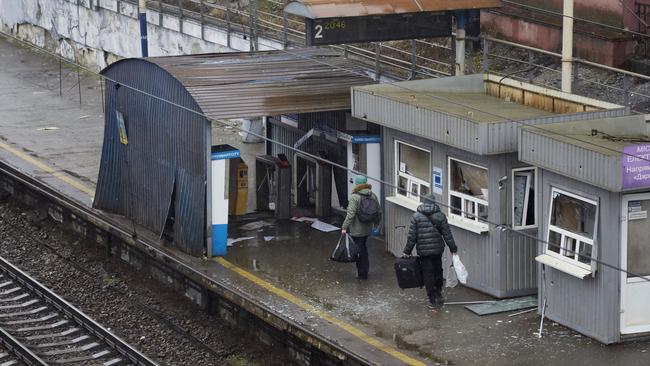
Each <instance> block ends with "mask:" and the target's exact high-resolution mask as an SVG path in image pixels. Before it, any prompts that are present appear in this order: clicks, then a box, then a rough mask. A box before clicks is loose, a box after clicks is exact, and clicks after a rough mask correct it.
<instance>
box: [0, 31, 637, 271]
mask: <svg viewBox="0 0 650 366" xmlns="http://www.w3.org/2000/svg"><path fill="white" fill-rule="evenodd" d="M0 34H1V35H4V36H5V37H9V38H12V39H15V40H16V41H18V42H20V43H22V44H25V45H27V46H28V47H30V48H34V49H36V50H38V51H40V52H43V53H45V54H49V55H51V56H53V57H55V58H62V56H59V55H57V54H55V53H53V52H51V51H49V50H46V49H43V48H41V47H39V46H37V45H33V44H31V43H29V42H26V41H24V40H21V39H20V38H18V37H16V36H14V35H12V34H7V33H5V32H4V31H0ZM265 46H267V47H271V46H270V45H265ZM271 48H273V47H271ZM276 50H277V51H282V52H286V53H288V54H292V55H294V56H296V57H300V58H305V59H307V60H311V61H313V62H316V63H324V64H326V65H328V66H330V67H334V68H337V69H340V70H342V71H347V72H351V73H357V72H356V71H354V70H348V69H345V68H342V67H340V66H337V65H333V64H328V63H326V62H323V61H321V60H316V59H312V58H309V57H306V56H303V55H300V54H296V53H291V52H289V51H286V50H280V49H276ZM169 57H173V56H169ZM64 61H65V62H67V63H69V64H72V65H75V66H76V67H79V68H80V69H83V70H85V71H87V72H88V73H90V74H94V75H97V76H99V77H101V78H103V79H105V80H108V81H111V82H113V83H115V84H119V85H121V87H126V88H128V89H131V90H133V91H134V92H136V93H140V94H143V95H146V96H148V97H150V98H153V99H156V100H159V101H161V102H163V103H167V104H169V105H172V106H175V107H177V108H179V109H182V110H185V111H187V112H190V113H193V114H196V115H199V116H201V117H204V118H206V119H207V120H208V121H214V122H216V123H219V124H221V125H223V126H230V125H228V124H227V123H225V122H223V121H220V120H216V119H212V118H210V117H209V116H207V115H205V114H203V113H201V112H199V111H196V110H193V109H191V108H188V107H185V106H182V105H180V104H178V103H175V102H173V101H170V100H167V99H164V98H162V97H159V96H156V95H153V94H151V93H148V92H146V91H143V90H140V89H137V88H135V87H132V86H130V85H127V84H125V83H123V82H119V81H117V80H113V79H111V78H109V77H107V76H106V75H103V74H100V73H97V72H95V71H93V70H90V69H88V68H86V67H85V66H82V65H79V64H75V63H72V62H71V61H69V60H66V59H64ZM363 76H364V77H367V75H365V74H363ZM385 85H393V86H397V85H395V84H394V83H393V84H390V83H387V84H385ZM399 87H401V86H399ZM401 88H403V89H406V90H408V91H410V92H417V93H420V92H418V91H415V90H410V89H407V88H405V87H401ZM425 95H427V94H425ZM442 99H443V100H445V101H448V100H446V99H444V98H442ZM448 102H451V103H453V102H452V101H448ZM468 108H470V109H474V110H477V111H479V112H481V110H478V109H476V108H473V107H468ZM482 113H485V112H482ZM513 122H517V121H513ZM522 124H524V125H526V124H525V123H523V122H522ZM230 127H233V126H230ZM234 127H235V128H236V129H238V130H240V131H243V132H246V133H248V134H250V135H252V136H255V137H257V138H260V139H262V140H264V141H267V142H270V143H272V144H276V145H278V146H281V147H284V148H286V149H289V150H291V151H294V152H295V153H298V154H301V155H304V156H306V157H309V158H311V159H314V160H317V161H320V162H323V163H327V164H329V165H331V166H333V167H336V168H339V169H343V170H345V171H348V172H350V173H352V174H355V175H365V174H364V173H362V172H358V171H355V170H353V169H350V168H348V167H347V166H343V165H341V164H338V163H336V162H334V161H330V160H328V159H325V158H322V157H320V156H318V155H314V154H311V153H308V152H306V151H303V150H300V149H297V148H294V147H293V146H290V145H287V144H285V143H283V142H280V141H276V140H273V139H271V138H268V137H266V136H264V135H261V134H257V133H255V132H252V131H249V130H245V129H244V128H242V127H240V126H234ZM562 136H564V135H562ZM578 141H582V140H578ZM612 150H613V149H612ZM614 151H617V150H614ZM617 152H619V151H617ZM619 153H620V152H619ZM628 155H631V156H634V155H632V154H628ZM635 157H636V156H635ZM637 158H638V157H637ZM639 159H640V160H645V161H649V162H650V160H647V159H642V158H639ZM368 179H371V180H373V181H375V182H377V183H379V184H381V185H382V186H385V187H389V188H392V189H400V188H399V187H398V186H397V185H395V184H393V183H390V182H388V181H385V180H382V179H376V178H372V177H368ZM417 196H418V197H420V198H421V197H422V196H421V195H420V194H417ZM436 203H437V204H438V205H439V206H442V207H445V208H448V209H449V210H453V211H456V212H459V213H462V214H466V215H470V216H477V214H476V213H472V212H467V211H464V210H462V209H458V208H454V207H452V206H451V205H449V204H445V203H442V202H436ZM478 219H479V220H480V221H482V222H484V223H486V224H488V225H489V226H493V227H494V228H495V229H499V230H502V231H511V232H513V233H515V234H518V235H521V236H523V237H526V238H528V239H531V240H533V241H535V242H538V243H542V244H545V245H546V246H547V247H552V248H558V249H560V250H561V251H564V252H565V253H570V254H573V255H576V254H577V255H578V257H583V258H585V259H588V260H590V261H591V262H594V263H598V264H600V265H602V266H604V267H608V268H611V269H614V270H617V271H619V272H623V273H626V274H628V275H629V276H632V277H639V278H641V279H642V280H644V281H647V282H650V276H642V275H639V274H636V273H632V272H630V271H627V270H625V269H622V268H620V267H617V266H614V265H611V264H609V263H606V262H603V261H602V260H599V259H595V258H591V257H587V256H585V255H583V254H581V253H579V252H576V251H574V250H571V249H568V248H562V247H561V246H559V245H557V244H555V243H551V242H549V241H547V240H544V239H540V238H538V237H537V236H533V235H530V234H528V233H525V232H521V231H519V230H515V229H513V228H511V227H510V226H508V225H505V224H497V223H495V222H492V221H490V220H488V219H484V218H481V217H478Z"/></svg>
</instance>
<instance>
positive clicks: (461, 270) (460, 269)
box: [451, 255, 468, 285]
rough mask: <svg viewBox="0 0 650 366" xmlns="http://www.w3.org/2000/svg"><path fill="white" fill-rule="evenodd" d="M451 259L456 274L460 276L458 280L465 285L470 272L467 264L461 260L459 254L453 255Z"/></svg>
mask: <svg viewBox="0 0 650 366" xmlns="http://www.w3.org/2000/svg"><path fill="white" fill-rule="evenodd" d="M451 260H452V263H453V266H454V270H455V272H456V276H457V277H458V281H460V283H462V284H463V285H464V284H466V283H467V276H468V273H467V269H466V268H465V265H464V264H463V262H461V261H460V257H459V256H458V255H452V256H451Z"/></svg>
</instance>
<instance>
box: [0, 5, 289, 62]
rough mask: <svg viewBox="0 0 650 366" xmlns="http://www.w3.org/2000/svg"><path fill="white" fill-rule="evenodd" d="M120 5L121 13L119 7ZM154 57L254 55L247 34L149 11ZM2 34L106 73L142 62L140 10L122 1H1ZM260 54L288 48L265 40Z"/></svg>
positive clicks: (150, 41)
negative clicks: (118, 64)
mask: <svg viewBox="0 0 650 366" xmlns="http://www.w3.org/2000/svg"><path fill="white" fill-rule="evenodd" d="M118 6H119V8H118ZM147 20H148V23H149V24H148V27H147V31H148V34H149V55H150V56H166V55H179V54H192V53H207V52H228V51H238V50H239V51H248V50H249V49H250V44H249V41H248V39H247V37H245V35H243V34H238V33H231V34H230V45H231V48H228V47H226V45H227V44H228V37H229V35H228V34H227V33H226V31H225V30H221V29H219V28H217V27H213V26H208V25H206V26H205V27H204V29H203V32H201V25H200V23H199V22H197V21H195V20H192V19H188V18H183V20H182V29H181V20H180V19H179V17H177V16H174V15H170V14H163V15H162V16H161V14H159V13H158V12H157V11H154V10H151V9H148V10H147ZM0 29H2V31H3V32H10V33H12V34H15V35H17V36H18V37H20V38H22V39H24V40H27V41H28V42H31V43H33V44H35V45H37V46H40V47H46V48H47V49H49V50H51V51H54V52H56V53H59V54H61V55H63V56H64V57H66V58H68V59H70V60H73V61H74V60H78V61H79V62H80V63H82V64H84V65H86V66H89V67H92V68H94V69H96V70H100V69H102V68H104V67H106V66H107V65H108V64H110V63H112V62H113V61H115V60H117V59H119V58H125V57H139V56H140V55H141V52H140V31H139V25H138V20H137V7H136V6H135V5H134V4H131V3H127V2H121V1H120V2H118V1H117V0H79V3H78V4H77V1H70V0H21V1H16V0H0ZM259 41H260V49H262V50H263V49H271V48H279V49H282V45H281V44H279V43H277V42H274V41H271V40H266V39H260V40H259Z"/></svg>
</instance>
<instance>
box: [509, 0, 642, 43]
mask: <svg viewBox="0 0 650 366" xmlns="http://www.w3.org/2000/svg"><path fill="white" fill-rule="evenodd" d="M501 1H503V2H504V3H507V4H512V5H515V6H519V7H522V8H528V9H532V10H535V11H537V12H539V13H547V14H552V15H555V16H558V17H562V18H570V19H573V20H574V21H579V22H584V23H588V24H592V25H598V26H601V27H605V28H609V29H613V30H616V31H619V32H622V33H630V34H634V35H636V36H640V37H644V38H650V35H648V34H645V33H640V32H635V31H632V30H629V29H625V28H621V27H617V26H614V25H609V24H605V23H601V22H597V21H595V20H589V19H583V18H578V17H575V16H568V15H565V14H562V13H558V12H556V11H553V10H548V9H543V8H539V7H537V6H533V5H528V4H522V3H518V2H516V1H512V0H501Z"/></svg>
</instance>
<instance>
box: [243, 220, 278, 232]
mask: <svg viewBox="0 0 650 366" xmlns="http://www.w3.org/2000/svg"><path fill="white" fill-rule="evenodd" d="M267 226H273V224H271V223H270V222H267V221H253V222H249V223H248V224H246V225H243V226H241V227H240V229H242V230H246V231H249V230H258V229H261V228H263V227H267Z"/></svg>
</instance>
